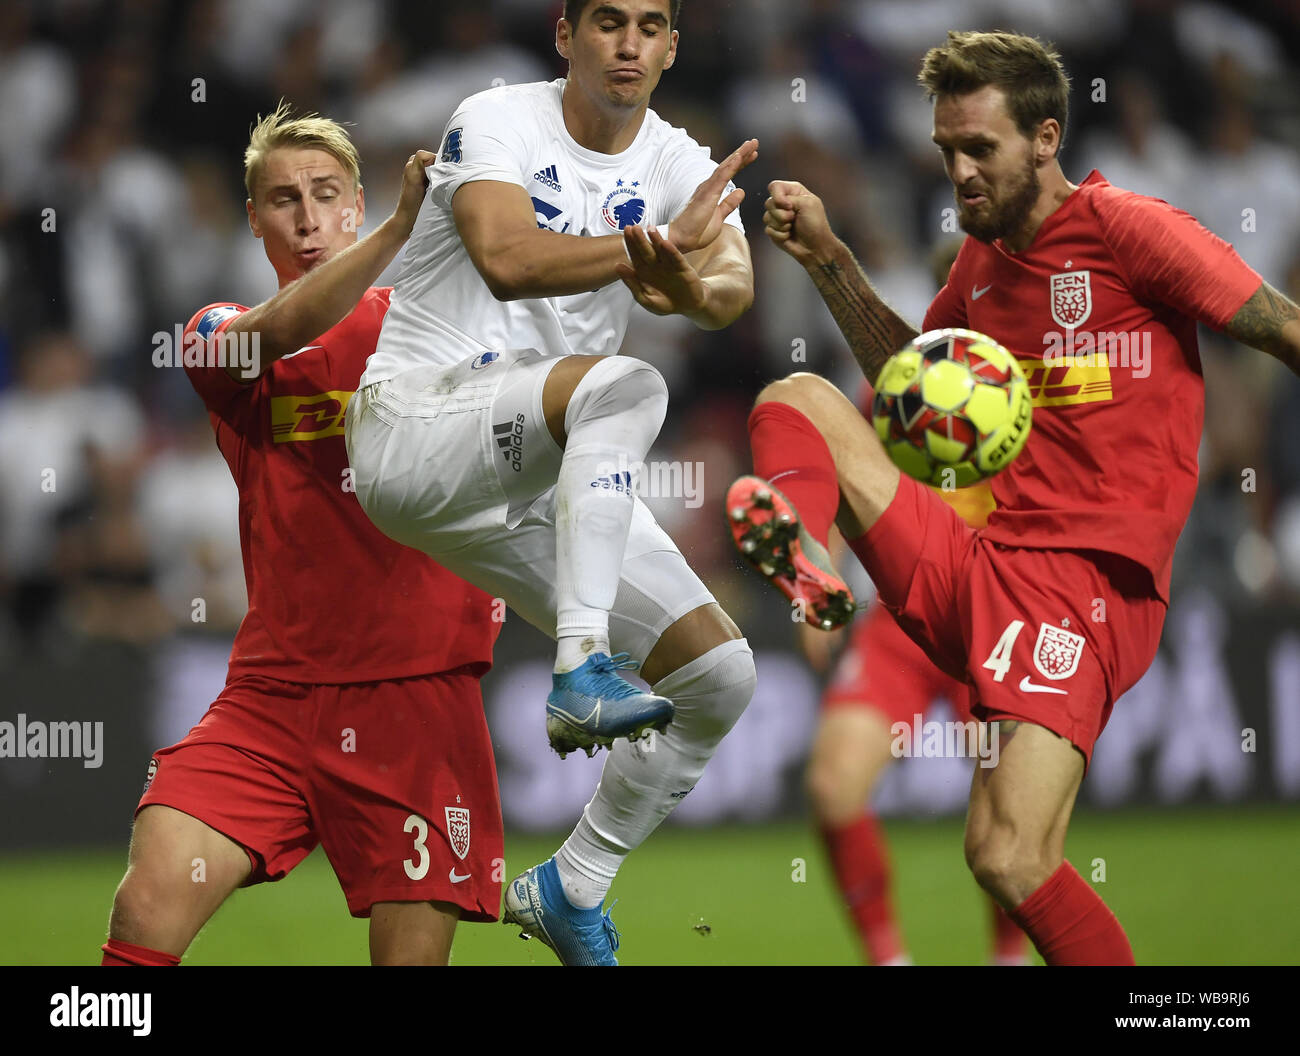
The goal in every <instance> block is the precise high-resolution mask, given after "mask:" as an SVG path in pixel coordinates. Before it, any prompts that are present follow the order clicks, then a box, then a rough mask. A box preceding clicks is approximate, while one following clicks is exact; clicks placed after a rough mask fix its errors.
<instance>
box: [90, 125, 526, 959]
mask: <svg viewBox="0 0 1300 1056" xmlns="http://www.w3.org/2000/svg"><path fill="white" fill-rule="evenodd" d="M432 158H433V155H431V154H429V153H427V152H423V151H421V152H419V153H417V154H416V155H414V156H412V158H411V159H410V161H409V162H408V163H407V165H406V169H405V172H404V175H403V184H402V192H401V197H400V201H399V203H398V206H397V208H396V210H395V211H394V213H393V215H392V217H390V218H389V219H388V220H386V221H385V222H384V223H383V224H381V225H380V226H379V228H377V229H376V230H375V231H374V232H373V233H372V234H371V235H369V236H368V237H367V238H365V239H364V240H362V241H360V242H357V234H356V232H357V229H358V228H359V227H360V226H361V223H362V221H363V220H364V217H365V196H364V192H363V190H362V187H361V181H360V166H359V161H358V158H357V153H356V149H355V148H354V147H353V145H352V142H351V141H350V139H349V138H348V135H347V133H346V132H345V131H344V130H343V128H342V127H341V126H339V125H337V124H336V123H334V122H333V121H329V120H326V119H324V118H319V117H314V116H311V117H300V118H294V117H293V116H292V115H291V114H290V112H289V111H288V109H287V108H286V107H285V106H283V105H281V107H280V108H279V109H278V110H277V111H276V112H275V113H274V114H272V115H270V116H269V117H266V118H264V119H263V120H261V121H260V122H259V123H258V125H257V126H256V127H255V128H254V130H253V133H252V137H251V140H250V142H249V146H248V150H247V152H246V154H245V182H246V184H247V190H248V204H247V209H248V222H249V226H250V227H251V228H252V231H253V234H254V235H255V236H256V237H258V238H260V239H262V242H263V244H264V246H265V249H266V255H267V259H268V260H270V262H271V264H272V265H273V266H274V268H275V272H276V276H277V278H278V280H279V286H280V291H279V293H277V294H276V295H275V296H274V297H272V298H271V299H270V300H268V301H265V302H263V303H262V304H260V305H258V306H257V307H255V308H246V307H244V306H243V305H238V304H233V303H230V302H221V301H219V302H216V303H214V304H210V305H208V306H207V307H205V308H202V309H200V310H199V311H198V312H197V313H195V315H194V317H193V318H192V319H191V320H190V322H189V324H188V325H187V326H186V328H185V344H184V358H185V368H186V371H187V373H188V374H189V377H190V380H191V382H192V383H193V385H194V388H195V390H196V391H197V392H198V394H199V396H200V397H201V398H202V399H203V402H204V404H205V405H206V406H207V408H208V412H209V417H210V418H211V421H212V427H213V430H214V431H215V433H216V440H217V446H218V447H219V448H220V449H221V453H222V455H223V456H224V457H225V459H226V462H227V463H228V464H229V466H230V471H231V473H232V475H233V476H234V478H235V482H236V484H237V485H238V487H239V530H240V542H241V544H242V546H243V551H244V574H245V576H246V578H247V581H248V597H249V608H248V614H247V615H246V616H245V618H244V621H243V623H242V624H241V625H240V628H239V632H238V634H237V635H236V638H235V644H234V648H233V650H232V651H231V656H230V669H229V675H228V678H227V682H226V686H225V689H224V690H223V691H222V693H221V695H220V696H219V697H218V698H217V699H216V701H215V702H214V703H213V704H212V706H211V707H210V708H209V709H208V711H207V713H206V714H205V715H204V717H203V719H202V721H200V722H199V724H198V725H197V726H195V727H194V728H193V729H192V730H191V731H190V732H189V734H187V735H186V737H185V738H184V739H183V740H182V741H181V742H180V743H179V744H176V745H173V746H172V747H170V748H164V749H162V750H161V751H159V752H157V753H156V755H155V756H154V758H153V761H152V762H151V764H150V767H149V781H148V782H147V784H146V790H145V793H144V796H143V798H142V799H141V800H140V805H139V807H138V808H137V813H136V819H135V827H134V830H133V833H132V838H131V857H130V864H129V866H128V868H127V873H126V876H125V877H124V879H123V880H122V883H121V885H120V886H119V888H118V890H117V895H116V897H115V899H114V901H113V913H112V918H111V922H110V925H109V936H110V937H109V940H108V942H107V943H106V944H105V945H104V947H103V950H104V960H103V963H104V964H109V965H164V964H165V965H174V964H177V963H178V962H179V959H180V957H181V955H182V954H183V953H184V952H185V950H186V948H187V947H188V946H189V944H190V942H191V941H192V940H193V938H194V936H195V935H196V934H197V933H198V931H199V929H200V928H201V927H202V926H203V925H204V923H205V922H206V921H207V920H208V918H209V917H211V915H212V914H213V913H214V912H215V911H216V909H217V907H218V906H220V905H221V903H222V902H224V901H225V899H226V898H227V897H228V896H229V895H230V894H231V892H233V891H234V890H235V889H236V888H238V887H245V886H248V885H250V884H256V883H261V882H263V881H268V880H279V879H280V878H281V877H283V876H284V875H285V874H286V873H288V872H289V871H290V870H291V869H293V867H294V866H295V865H297V864H298V863H299V862H300V861H302V859H303V858H304V857H306V856H307V854H308V853H309V852H310V851H311V850H312V849H313V848H314V847H315V846H316V845H317V844H318V843H319V844H321V845H322V846H323V847H324V849H325V853H326V855H327V856H328V858H329V860H330V864H331V865H332V866H333V867H334V871H335V874H336V875H337V876H338V878H339V883H340V885H341V886H342V888H343V892H344V895H345V896H346V899H347V905H348V909H349V910H350V911H351V913H352V915H353V916H357V917H369V918H370V954H371V960H372V961H373V962H374V963H376V964H445V963H446V962H447V956H448V952H449V950H450V947H451V940H452V935H453V932H454V930H455V926H456V921H457V920H461V919H465V920H495V919H496V917H497V913H498V906H499V904H500V886H501V885H500V877H499V875H494V874H496V873H497V870H498V868H499V865H498V861H499V859H500V857H501V853H502V832H501V808H500V804H499V802H498V799H497V786H496V770H495V765H494V762H493V758H492V747H491V742H490V740H489V738H488V731H487V725H486V723H485V721H484V716H483V704H482V697H481V694H480V691H479V679H480V678H481V677H482V675H483V673H484V672H485V671H487V669H488V668H489V666H490V665H491V659H492V644H493V642H494V640H495V637H496V632H497V630H498V629H499V624H498V623H494V622H493V621H492V619H491V604H492V602H491V599H490V598H489V597H488V596H487V595H485V594H483V593H482V592H481V591H478V590H475V589H474V588H473V587H471V586H469V584H467V583H465V582H464V581H463V580H460V579H457V578H456V577H455V576H453V575H452V574H451V573H449V572H447V571H446V570H445V569H442V568H440V567H439V566H437V565H436V564H434V563H433V562H432V561H431V560H429V558H427V557H425V556H424V555H423V554H420V553H418V552H416V551H414V550H410V549H407V548H406V547H403V546H400V545H398V544H397V543H394V542H393V541H392V540H390V539H388V538H387V537H385V536H384V535H383V534H382V533H380V532H379V531H378V530H377V529H376V528H375V527H374V526H373V525H372V524H371V523H370V521H369V520H368V519H367V518H366V515H365V514H364V513H363V512H362V510H361V507H360V506H359V505H358V503H357V501H356V496H355V494H354V491H353V488H352V484H351V470H350V469H349V468H348V465H347V454H346V451H345V449H344V443H343V413H344V408H345V407H346V405H347V403H348V400H349V398H350V397H351V396H352V393H353V390H354V389H355V388H356V384H357V379H358V378H359V377H360V376H361V370H362V367H363V366H364V365H365V361H366V357H367V356H368V355H369V354H370V352H371V351H372V350H373V349H374V346H375V340H376V338H377V337H378V336H379V327H380V323H381V322H382V320H383V317H384V312H385V311H386V309H387V307H388V295H389V290H388V289H381V288H371V285H370V284H371V283H372V282H374V281H375V279H376V278H378V276H379V274H380V273H381V272H382V271H383V269H384V268H385V267H386V266H387V265H388V263H389V262H390V261H391V260H392V259H393V257H394V256H395V254H396V253H397V251H398V249H399V248H400V247H401V246H402V244H403V243H404V242H405V241H406V238H407V237H408V235H409V234H410V231H411V226H412V224H413V223H414V220H415V216H416V213H417V212H418V211H419V208H420V203H421V200H422V198H423V194H424V185H425V178H424V172H423V169H424V165H425V164H427V163H428V162H429V161H431V160H432ZM253 341H255V342H256V343H251V342H253ZM235 349H242V350H244V351H248V350H250V349H251V350H252V351H254V352H255V353H256V354H255V355H239V354H236V352H235V351H234V350H235ZM178 354H180V350H178ZM200 862H201V865H202V870H203V876H202V881H203V882H197V880H196V877H195V875H194V873H195V869H196V868H197V867H198V866H197V865H196V863H200Z"/></svg>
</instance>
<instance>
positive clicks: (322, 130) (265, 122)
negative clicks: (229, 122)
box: [244, 99, 361, 199]
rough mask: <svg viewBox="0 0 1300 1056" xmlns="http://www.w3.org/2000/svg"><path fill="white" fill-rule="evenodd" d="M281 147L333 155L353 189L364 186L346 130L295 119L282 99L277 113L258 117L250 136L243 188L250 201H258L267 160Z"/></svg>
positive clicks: (321, 120) (315, 118)
mask: <svg viewBox="0 0 1300 1056" xmlns="http://www.w3.org/2000/svg"><path fill="white" fill-rule="evenodd" d="M279 147H305V148H308V149H315V150H323V151H325V152H326V153H327V154H332V155H333V156H334V157H335V158H336V159H337V160H338V163H339V164H340V165H342V166H343V171H344V172H346V173H348V175H349V176H351V177H352V186H353V189H354V190H355V189H356V188H358V187H360V186H361V158H360V156H359V155H358V154H357V148H356V146H355V145H354V144H353V142H352V137H351V136H349V135H348V132H347V129H345V128H344V127H343V126H342V125H340V124H339V123H338V122H337V121H331V120H330V119H329V118H328V117H321V116H320V115H319V114H304V115H302V116H295V115H294V112H293V108H292V107H290V106H289V104H288V103H286V102H285V101H284V100H283V99H281V100H280V105H279V106H277V107H276V108H275V111H274V113H270V114H267V115H266V116H265V117H261V116H260V115H259V117H258V120H257V124H255V125H254V126H253V130H252V132H251V133H249V136H248V147H247V149H245V151H244V188H245V189H246V190H247V191H248V197H249V198H254V199H255V197H256V196H255V195H254V193H253V189H254V188H255V187H256V186H257V181H258V180H259V179H260V178H261V175H262V166H263V165H264V164H265V162H266V156H267V155H268V154H269V153H270V152H271V151H273V150H276V149H277V148H279Z"/></svg>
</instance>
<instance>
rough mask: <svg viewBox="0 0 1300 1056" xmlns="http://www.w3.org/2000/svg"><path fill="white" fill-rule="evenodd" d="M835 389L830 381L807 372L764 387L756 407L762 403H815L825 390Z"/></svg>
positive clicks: (792, 375)
mask: <svg viewBox="0 0 1300 1056" xmlns="http://www.w3.org/2000/svg"><path fill="white" fill-rule="evenodd" d="M827 387H829V388H832V389H833V388H834V386H832V385H831V383H830V382H829V381H827V380H826V379H825V378H823V377H821V376H820V375H819V374H812V373H809V372H808V371H806V370H801V371H798V372H797V373H794V374H789V375H787V376H786V377H784V378H781V379H780V380H779V381H773V382H770V383H769V384H767V385H765V386H764V387H763V390H762V391H761V392H760V393H759V394H758V399H757V400H755V401H754V405H755V406H758V405H759V404H762V403H789V404H799V403H806V402H808V401H815V400H817V399H818V398H819V397H821V396H822V395H823V394H824V389H825V388H827Z"/></svg>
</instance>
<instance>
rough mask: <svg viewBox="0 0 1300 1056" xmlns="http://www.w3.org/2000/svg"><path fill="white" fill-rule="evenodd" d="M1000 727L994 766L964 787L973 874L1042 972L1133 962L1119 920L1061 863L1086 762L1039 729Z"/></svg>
mask: <svg viewBox="0 0 1300 1056" xmlns="http://www.w3.org/2000/svg"><path fill="white" fill-rule="evenodd" d="M997 725H998V732H997V736H998V738H999V754H998V763H997V765H996V766H994V767H991V768H984V767H978V766H977V767H976V768H975V776H974V778H973V779H972V782H971V800H970V810H969V812H968V814H967V817H966V847H965V849H966V862H967V864H968V865H969V866H970V868H971V872H972V873H974V875H975V879H976V880H977V881H978V882H979V884H980V886H981V887H983V888H984V889H985V890H986V891H987V892H988V893H989V894H990V895H992V896H993V897H994V898H995V899H996V900H997V901H998V903H999V904H1000V905H1002V906H1003V907H1004V908H1005V909H1006V910H1007V913H1008V915H1009V916H1010V917H1011V919H1012V920H1014V921H1015V922H1016V923H1017V924H1018V925H1020V927H1021V928H1023V929H1024V930H1025V932H1026V933H1027V934H1028V935H1029V937H1030V939H1031V940H1032V941H1033V943H1034V945H1035V946H1036V947H1037V948H1038V952H1039V953H1041V954H1042V955H1043V959H1044V960H1045V961H1046V962H1047V963H1048V964H1132V963H1133V951H1132V948H1131V947H1130V946H1129V943H1128V938H1127V937H1126V936H1125V934H1124V929H1123V928H1122V927H1120V924H1119V921H1117V920H1116V919H1115V916H1114V914H1113V913H1111V911H1110V910H1109V909H1108V908H1107V907H1106V904H1105V903H1104V902H1103V901H1102V900H1101V898H1100V897H1099V896H1098V895H1097V893H1096V892H1095V891H1093V890H1092V888H1091V887H1089V885H1088V883H1087V881H1085V880H1084V879H1083V878H1082V877H1081V876H1079V874H1078V872H1076V871H1075V869H1074V868H1073V866H1071V865H1070V863H1069V862H1067V861H1065V836H1066V832H1067V830H1068V828H1069V822H1070V815H1071V813H1072V812H1073V809H1074V801H1075V797H1076V795H1077V794H1078V791H1079V784H1080V782H1081V781H1082V779H1083V770H1084V765H1083V756H1082V755H1081V754H1080V752H1079V751H1078V749H1076V748H1075V747H1074V745H1072V744H1071V743H1070V742H1069V741H1068V740H1066V739H1065V738H1063V737H1060V736H1058V735H1057V734H1055V733H1052V732H1051V731H1050V730H1047V729H1046V728H1044V727H1042V726H1037V725H1034V724H1032V723H1028V722H1011V721H1006V720H1003V721H1000V722H998V724H997Z"/></svg>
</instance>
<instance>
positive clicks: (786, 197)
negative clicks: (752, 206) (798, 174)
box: [763, 180, 839, 268]
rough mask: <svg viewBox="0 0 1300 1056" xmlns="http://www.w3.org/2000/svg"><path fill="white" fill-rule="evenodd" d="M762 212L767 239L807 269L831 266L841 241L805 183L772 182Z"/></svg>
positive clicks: (820, 201)
mask: <svg viewBox="0 0 1300 1056" xmlns="http://www.w3.org/2000/svg"><path fill="white" fill-rule="evenodd" d="M768 193H769V194H770V195H771V197H770V198H768V200H767V204H766V207H765V209H764V211H763V229H764V230H765V231H766V232H767V237H768V238H770V239H771V240H772V241H773V242H775V243H776V245H777V246H779V247H780V248H781V249H783V250H785V251H786V252H787V253H789V254H790V256H792V257H794V259H795V260H797V261H798V262H799V263H800V264H802V265H803V266H804V267H805V268H810V267H815V266H817V265H819V264H826V263H829V262H830V261H831V260H832V259H833V258H834V256H835V252H836V249H837V247H838V245H839V239H838V238H837V237H836V235H835V232H834V231H832V230H831V225H830V222H829V221H828V220H827V219H826V206H825V205H824V204H823V203H822V200H821V199H820V198H818V197H817V195H815V194H813V193H812V191H810V190H808V188H807V187H805V186H804V185H803V184H802V183H791V182H787V181H785V180H773V181H772V182H771V183H770V184H769V185H768Z"/></svg>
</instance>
